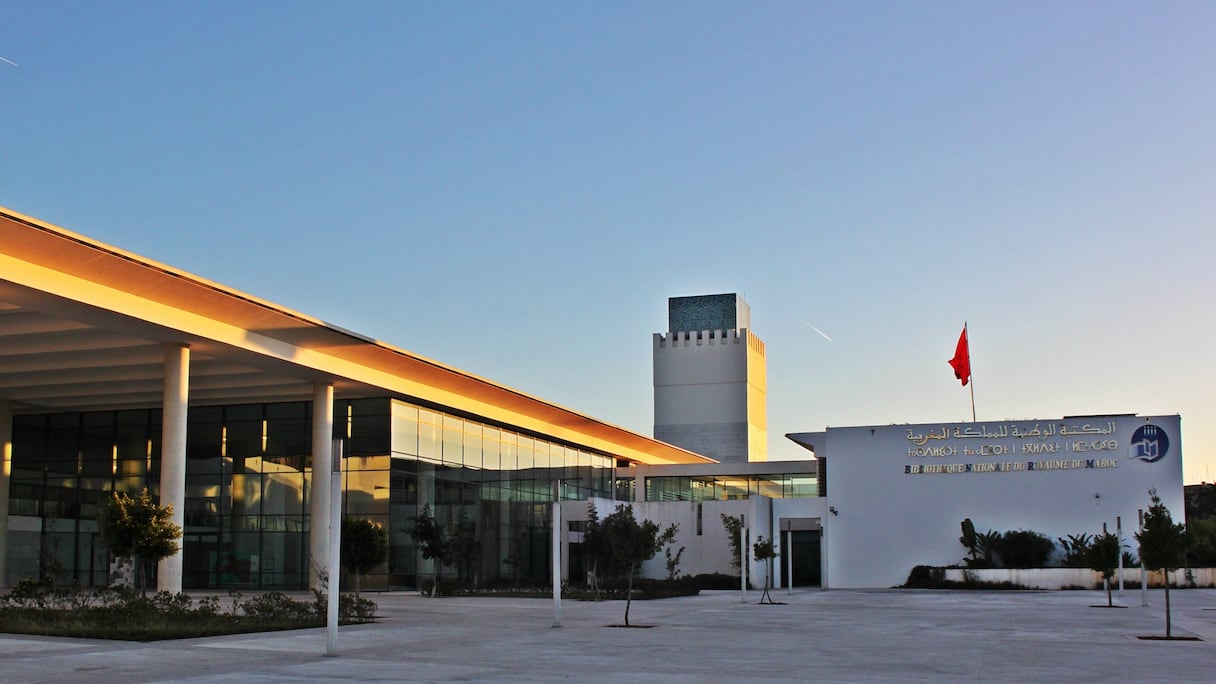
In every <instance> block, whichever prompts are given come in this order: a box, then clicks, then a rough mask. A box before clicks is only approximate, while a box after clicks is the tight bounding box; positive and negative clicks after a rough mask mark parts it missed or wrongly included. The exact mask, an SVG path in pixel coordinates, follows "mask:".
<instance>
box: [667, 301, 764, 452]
mask: <svg viewBox="0 0 1216 684" xmlns="http://www.w3.org/2000/svg"><path fill="white" fill-rule="evenodd" d="M667 317H668V325H667V328H668V332H667V334H666V335H664V334H662V333H655V335H654V436H655V439H659V440H662V441H664V442H668V443H670V444H676V445H679V446H682V447H684V448H685V449H688V450H689V451H693V452H696V453H698V454H704V455H705V456H709V457H710V458H713V459H715V460H718V461H723V462H732V463H735V462H747V461H764V460H767V459H768V418H767V403H766V402H767V399H766V392H767V384H766V383H767V375H766V373H767V371H766V368H765V360H764V342H763V341H761V340H760V338H759V337H757V336H756V335H755V334H754V333H753V332H752V331H751V329H750V328H751V309H750V308H749V307H748V305H747V302H745V301H743V298H742V297H740V296H739V295H736V294H718V295H700V296H694V297H672V298H670V299H669V300H668V302H667Z"/></svg>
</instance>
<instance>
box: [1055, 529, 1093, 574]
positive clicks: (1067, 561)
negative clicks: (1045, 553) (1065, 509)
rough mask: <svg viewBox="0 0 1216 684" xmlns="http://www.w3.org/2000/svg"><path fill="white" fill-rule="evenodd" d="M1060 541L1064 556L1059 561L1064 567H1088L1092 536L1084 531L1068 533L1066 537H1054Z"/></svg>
mask: <svg viewBox="0 0 1216 684" xmlns="http://www.w3.org/2000/svg"><path fill="white" fill-rule="evenodd" d="M1056 539H1057V540H1058V541H1059V542H1060V548H1062V549H1064V558H1062V559H1061V561H1060V562H1061V563H1062V564H1063V565H1064V567H1066V568H1088V567H1090V565H1091V564H1090V562H1089V549H1090V546H1091V545H1092V544H1093V541H1094V538H1093V536H1091V535H1090V534H1088V533H1086V532H1082V533H1081V534H1070V535H1068V536H1067V537H1056Z"/></svg>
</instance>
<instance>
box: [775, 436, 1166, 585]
mask: <svg viewBox="0 0 1216 684" xmlns="http://www.w3.org/2000/svg"><path fill="white" fill-rule="evenodd" d="M1181 434H1182V433H1181V419H1180V418H1179V416H1176V415H1173V416H1137V415H1134V414H1125V415H1103V416H1066V417H1064V418H1058V419H1043V420H1009V421H986V422H979V423H944V424H942V423H934V424H921V425H885V426H865V427H846V428H828V429H827V430H825V431H823V432H808V433H797V434H791V435H787V436H788V437H789V438H790V439H792V440H793V441H794V442H796V443H798V444H800V445H802V446H804V447H806V448H807V449H809V450H811V451H813V452H814V454H815V456H816V458H817V460H818V461H819V465H820V468H821V470H820V477H821V480H820V482H821V490H822V492H823V495H824V496H823V498H822V499H820V500H818V502H817V503H820V504H821V506H820V507H819V510H818V511H817V512H818V514H819V515H820V516H821V519H822V520H823V522H824V538H825V542H824V556H825V557H826V558H827V559H828V561H827V564H826V569H825V574H826V576H827V577H828V581H829V582H830V583H831V586H834V587H880V586H894V585H898V584H901V583H903V581H904V580H905V579H906V578H907V575H908V572H909V571H910V570H911V569H912V567H913V566H914V565H954V564H959V563H961V562H962V560H963V556H964V555H965V550H964V548H963V547H962V545H961V544H960V543H959V541H958V540H959V537H960V535H961V528H960V525H961V523H962V521H963V519H965V518H970V519H971V520H972V522H973V524H974V525H975V528H976V529H977V530H978V531H980V532H983V531H986V530H994V531H997V532H1005V531H1008V530H1019V529H1021V530H1031V531H1034V532H1039V533H1042V534H1045V535H1047V536H1048V537H1049V538H1051V539H1052V540H1053V541H1054V540H1056V539H1058V538H1061V537H1066V536H1067V535H1070V534H1080V533H1088V534H1095V533H1099V532H1101V531H1102V529H1103V526H1104V525H1105V526H1106V529H1108V530H1110V531H1111V532H1114V531H1115V530H1116V527H1117V526H1121V527H1122V530H1123V533H1124V537H1125V538H1126V539H1131V538H1132V532H1134V531H1135V529H1136V524H1137V517H1138V512H1139V511H1141V510H1143V509H1147V508H1148V507H1149V503H1150V500H1149V490H1155V491H1156V492H1157V493H1158V495H1159V496H1160V497H1161V499H1162V501H1163V502H1164V503H1165V505H1166V507H1167V508H1169V509H1170V511H1171V512H1172V513H1173V515H1174V517H1175V518H1176V519H1178V520H1182V519H1183V517H1184V506H1183V488H1182V439H1181ZM826 473H830V475H826ZM824 507H826V512H827V515H826V516H825V515H824V510H823V508H824ZM1132 547H1133V548H1134V542H1133V543H1132Z"/></svg>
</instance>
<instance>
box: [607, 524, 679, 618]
mask: <svg viewBox="0 0 1216 684" xmlns="http://www.w3.org/2000/svg"><path fill="white" fill-rule="evenodd" d="M601 527H602V529H603V534H604V549H605V551H606V552H607V553H606V558H605V559H606V560H607V562H608V568H609V570H610V571H611V572H613V573H614V574H616V575H618V576H620V575H624V576H625V578H626V583H625V626H626V627H628V626H629V608H630V606H631V605H632V603H633V577H634V575H636V574H637V573H638V570H639V569H640V568H641V567H642V563H643V562H645V561H648V560H650V559H651V558H654V556H655V554H656V553H658V552H659V550H660V549H662V548H663V547H664V546H666V545H667V544H670V543H671V541H672V540H673V539H675V536H676V529H677V528H676V526H675V525H669V526H668V527H667V529H665V530H661V531H660V529H659V525H658V523H656V522H654V521H652V520H643V521H642V522H640V523H639V522H638V521H637V520H636V519H635V518H634V517H633V506H629V505H626V504H621V505H620V506H617V507H616V512H615V513H613V514H612V515H610V516H608V517H607V518H604V521H603V522H602V523H601Z"/></svg>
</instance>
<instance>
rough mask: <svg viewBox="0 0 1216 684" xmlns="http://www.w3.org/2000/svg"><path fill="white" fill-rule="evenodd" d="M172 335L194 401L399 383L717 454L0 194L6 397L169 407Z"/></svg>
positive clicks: (348, 391)
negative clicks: (77, 228) (166, 389)
mask: <svg viewBox="0 0 1216 684" xmlns="http://www.w3.org/2000/svg"><path fill="white" fill-rule="evenodd" d="M166 343H181V344H187V345H189V346H190V350H191V367H190V403H191V404H194V405H205V404H218V403H238V402H263V401H302V400H311V398H312V393H313V383H316V382H331V383H333V385H334V393H335V396H336V397H338V398H339V399H342V398H358V397H376V396H393V397H398V398H401V399H404V400H407V401H418V402H422V403H430V404H435V405H439V406H444V407H448V408H450V409H452V410H454V411H457V412H463V413H467V414H471V415H474V416H478V417H481V418H484V419H486V420H488V421H490V422H495V423H501V424H505V425H510V426H515V427H517V428H520V429H523V430H527V431H532V432H536V433H539V434H543V435H549V436H552V437H554V438H557V439H560V440H564V441H567V442H570V443H572V444H576V445H579V446H583V447H586V448H589V449H592V450H595V451H600V452H603V453H607V454H613V455H616V456H618V457H620V458H625V459H628V460H630V461H633V462H637V463H655V464H660V463H703V462H713V461H712V459H708V458H705V457H703V456H700V455H698V454H694V453H692V452H690V451H686V450H684V449H681V448H679V447H675V446H672V445H670V444H666V443H663V442H659V441H656V440H654V439H651V438H650V437H646V436H644V435H640V434H637V433H635V432H631V431H629V430H625V429H623V428H620V427H617V426H614V425H610V424H608V423H605V422H603V421H600V420H596V419H595V418H591V417H589V416H586V415H583V414H580V413H577V412H575V411H572V410H570V409H567V408H563V407H561V406H558V405H556V404H552V403H549V402H546V401H543V400H541V399H537V398H535V397H532V396H529V395H527V394H524V393H522V392H519V391H517V390H514V389H511V388H509V387H505V386H503V385H499V384H496V383H494V382H491V381H489V380H486V379H484V378H480V377H477V376H475V375H471V374H469V373H466V372H464V371H461V370H459V369H456V368H452V367H450V366H445V365H443V364H440V363H437V362H435V361H432V360H430V359H426V358H423V357H421V356H418V355H415V354H411V353H409V352H407V351H404V350H402V349H397V348H395V347H392V346H390V345H388V344H385V343H383V342H380V341H377V340H372V339H368V338H366V337H362V336H360V335H357V334H355V333H352V332H349V331H346V330H343V329H341V328H339V327H336V326H333V325H329V324H326V323H324V322H323V321H320V320H317V319H315V318H311V317H309V316H305V315H303V314H300V313H297V312H295V311H291V310H289V309H285V308H283V307H281V306H278V305H275V304H272V303H270V302H266V301H263V300H260V299H258V298H256V297H253V296H251V295H247V294H244V293H242V292H238V291H236V290H232V289H229V288H226V287H223V286H221V285H218V284H216V283H212V282H209V281H207V280H204V279H202V278H199V277H198V276H194V275H191V274H189V273H186V272H183V271H179V270H177V269H174V268H170V267H168V266H164V265H162V264H158V263H156V262H153V261H150V260H148V259H145V258H143V257H140V256H138V255H135V254H132V253H130V252H124V251H122V250H119V249H116V248H114V247H110V246H108V245H104V244H102V243H99V242H96V241H93V240H90V239H88V238H85V237H82V236H80V235H76V234H73V233H70V232H68V231H65V230H63V229H61V228H58V227H55V226H52V225H50V224H47V223H43V222H40V221H37V220H35V219H32V218H30V217H27V216H23V215H21V214H18V213H16V212H12V211H10V210H7V209H4V208H3V207H0V398H5V399H9V400H11V401H12V403H13V408H14V411H16V412H34V411H84V410H97V409H118V408H138V407H157V406H160V403H161V397H162V392H163V384H162V377H163V371H164V351H163V347H162V345H164V344H166Z"/></svg>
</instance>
